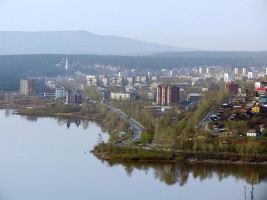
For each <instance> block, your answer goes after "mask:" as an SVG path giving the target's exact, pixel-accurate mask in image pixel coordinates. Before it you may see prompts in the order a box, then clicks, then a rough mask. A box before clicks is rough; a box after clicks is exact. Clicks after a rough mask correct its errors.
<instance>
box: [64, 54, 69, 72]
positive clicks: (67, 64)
mask: <svg viewBox="0 0 267 200" xmlns="http://www.w3.org/2000/svg"><path fill="white" fill-rule="evenodd" d="M68 69H69V61H68V56H66V63H65V70H68Z"/></svg>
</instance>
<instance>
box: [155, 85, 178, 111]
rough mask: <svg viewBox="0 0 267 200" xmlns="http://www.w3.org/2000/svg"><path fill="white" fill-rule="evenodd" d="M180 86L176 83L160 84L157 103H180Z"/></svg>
mask: <svg viewBox="0 0 267 200" xmlns="http://www.w3.org/2000/svg"><path fill="white" fill-rule="evenodd" d="M179 99H180V88H179V87H177V86H176V85H169V84H167V85H165V84H163V85H158V88H157V104H158V105H163V106H170V105H172V104H177V103H179Z"/></svg>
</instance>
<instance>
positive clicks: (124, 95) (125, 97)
mask: <svg viewBox="0 0 267 200" xmlns="http://www.w3.org/2000/svg"><path fill="white" fill-rule="evenodd" d="M110 98H111V99H116V100H121V101H131V100H132V98H133V94H132V93H129V92H111V93H110Z"/></svg>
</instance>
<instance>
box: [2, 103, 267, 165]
mask: <svg viewBox="0 0 267 200" xmlns="http://www.w3.org/2000/svg"><path fill="white" fill-rule="evenodd" d="M0 109H15V110H17V112H16V113H14V114H16V115H22V116H35V117H58V118H60V117H65V118H79V119H84V120H94V121H101V120H103V119H100V118H93V117H90V116H88V115H87V116H84V115H81V114H77V113H23V112H21V110H20V109H23V108H22V107H17V108H14V107H12V108H11V107H9V108H7V107H5V108H2V107H0ZM103 145H104V146H103ZM106 146H112V144H110V143H107V144H102V146H101V144H98V145H96V146H95V147H94V149H93V150H91V151H90V152H91V153H93V154H94V156H96V157H97V158H98V159H100V160H106V161H108V160H113V161H118V162H119V161H123V162H124V161H131V162H168V163H175V162H190V163H218V164H219V163H221V164H251V165H267V154H238V153H230V152H213V153H211V152H193V151H183V152H167V151H155V150H147V149H137V148H132V147H131V148H129V147H118V146H115V149H116V150H117V151H114V150H110V151H108V150H107V149H105V147H106ZM135 147H136V146H135Z"/></svg>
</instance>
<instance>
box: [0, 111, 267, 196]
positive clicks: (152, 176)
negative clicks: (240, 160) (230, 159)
mask: <svg viewBox="0 0 267 200" xmlns="http://www.w3.org/2000/svg"><path fill="white" fill-rule="evenodd" d="M0 123H1V129H0V200H85V199H87V200H88V199H92V200H98V199H99V200H104V199H127V200H131V199H133V200H136V199H151V200H152V199H153V200H165V199H168V200H172V199H179V200H198V199H199V200H201V199H206V200H207V199H211V200H226V199H227V200H239V199H240V200H244V199H245V197H246V199H247V200H250V199H251V189H252V182H253V183H254V190H253V195H254V200H266V199H267V166H250V165H245V166H242V165H216V164H186V163H179V164H166V163H165V164H164V163H152V164H151V163H114V162H103V161H100V160H98V159H97V158H95V157H94V156H93V155H92V154H90V153H89V151H90V150H91V149H92V148H93V146H94V145H95V144H97V141H98V133H102V136H103V138H104V140H107V139H108V135H107V133H104V132H103V131H102V130H101V128H100V126H98V125H97V124H96V123H93V122H88V121H79V120H71V121H68V120H63V119H55V118H27V117H22V116H18V115H12V111H10V110H0Z"/></svg>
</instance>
